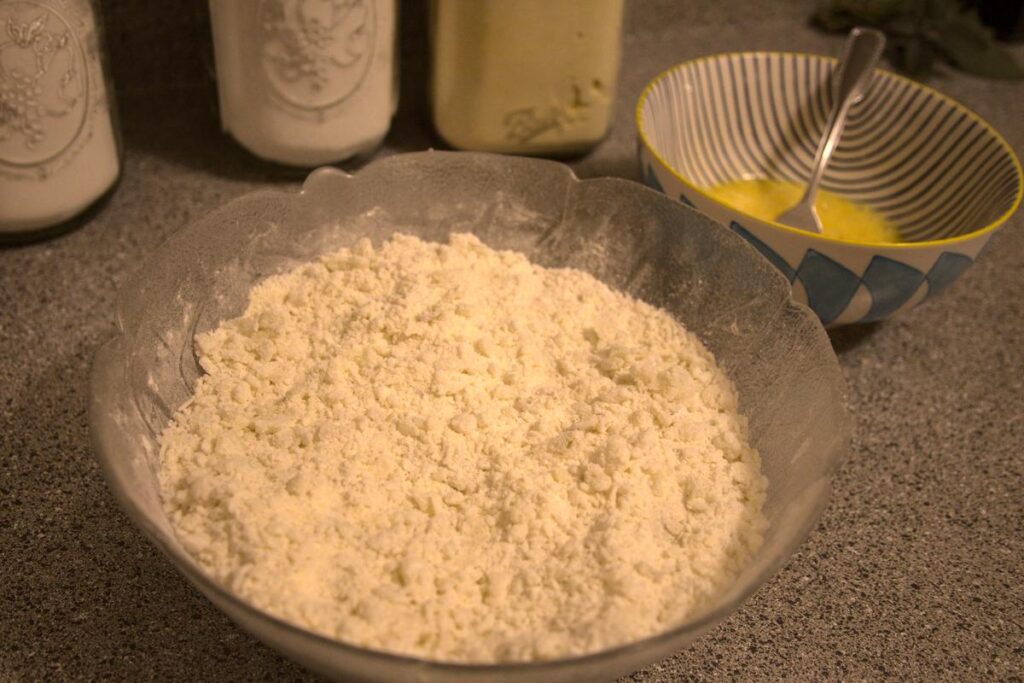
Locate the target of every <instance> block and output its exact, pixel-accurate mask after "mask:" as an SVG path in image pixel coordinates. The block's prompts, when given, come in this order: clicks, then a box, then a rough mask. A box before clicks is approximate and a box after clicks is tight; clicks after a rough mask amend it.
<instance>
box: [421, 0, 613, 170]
mask: <svg viewBox="0 0 1024 683" xmlns="http://www.w3.org/2000/svg"><path fill="white" fill-rule="evenodd" d="M622 9H623V0H500V1H497V2H492V1H483V2H482V1H481V0H432V3H431V39H432V40H431V61H432V74H431V88H430V90H431V99H432V109H433V119H434V126H435V127H436V128H437V132H438V134H439V135H440V136H441V137H442V138H444V140H445V141H446V142H447V143H448V144H450V145H451V146H453V147H457V148H460V149H469V150H478V151H485V152H502V153H509V154H531V155H548V156H566V155H572V154H578V153H582V152H585V151H587V150H588V149H590V148H591V147H593V146H594V145H596V144H597V143H598V142H600V141H601V139H602V138H603V137H604V136H605V134H606V133H607V132H608V128H609V125H610V124H611V114H612V104H613V101H614V96H615V86H616V80H617V78H618V71H619V61H620V55H621V33H622Z"/></svg>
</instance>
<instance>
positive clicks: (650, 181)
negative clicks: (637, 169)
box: [644, 164, 665, 194]
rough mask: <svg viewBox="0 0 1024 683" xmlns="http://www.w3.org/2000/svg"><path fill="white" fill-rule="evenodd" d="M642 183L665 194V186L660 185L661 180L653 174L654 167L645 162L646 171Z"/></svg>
mask: <svg viewBox="0 0 1024 683" xmlns="http://www.w3.org/2000/svg"><path fill="white" fill-rule="evenodd" d="M644 184H645V185H647V187H650V188H653V189H655V190H657V191H658V192H660V193H662V194H665V188H664V187H662V186H661V181H660V180H658V176H656V175H654V169H653V168H652V167H651V165H650V164H647V172H646V173H645V174H644Z"/></svg>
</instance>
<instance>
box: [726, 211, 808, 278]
mask: <svg viewBox="0 0 1024 683" xmlns="http://www.w3.org/2000/svg"><path fill="white" fill-rule="evenodd" d="M729 227H730V228H732V231H733V232H735V233H736V234H737V235H739V236H740V237H742V238H743V239H745V240H746V241H748V242H750V244H751V246H753V247H754V248H755V249H757V250H758V251H759V252H761V255H762V256H764V257H765V258H766V259H768V260H769V261H771V264H772V265H773V266H775V267H776V268H778V269H779V270H781V271H782V274H783V275H785V276H786V279H787V280H789V281H790V282H792V281H793V280H794V279H795V278H796V271H795V270H793V267H792V266H791V265H789V263H788V262H787V261H786V259H784V258H782V257H781V256H779V255H778V254H777V253H776V252H775V251H774V250H773V249H772V248H771V247H769V246H768V245H767V244H765V243H764V242H762V241H761V240H759V239H757V238H756V237H754V235H753V234H752V233H751V232H750V231H749V230H747V229H746V228H744V227H743V226H742V225H740V224H739V223H737V222H736V221H732V222H731V223H729Z"/></svg>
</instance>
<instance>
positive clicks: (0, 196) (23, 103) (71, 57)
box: [0, 0, 121, 234]
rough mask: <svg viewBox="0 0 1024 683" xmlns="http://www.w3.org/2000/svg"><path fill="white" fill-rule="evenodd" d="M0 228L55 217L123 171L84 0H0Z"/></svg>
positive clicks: (66, 214) (90, 198)
mask: <svg viewBox="0 0 1024 683" xmlns="http://www.w3.org/2000/svg"><path fill="white" fill-rule="evenodd" d="M0 27H3V31H4V34H3V35H4V37H3V38H0V234H2V233H21V232H27V231H32V230H38V229H41V228H46V227H49V226H52V225H56V224H58V223H62V222H64V221H66V220H68V219H70V218H72V217H74V216H76V215H78V214H80V213H81V212H83V211H85V209H87V208H88V207H89V206H90V205H91V204H92V203H93V202H95V201H96V200H97V199H99V198H100V197H101V196H103V194H104V193H106V192H107V191H108V190H109V189H110V188H111V187H112V186H113V185H114V183H115V181H116V180H117V178H118V176H119V175H120V173H121V162H120V159H119V156H118V146H117V138H116V136H115V132H114V120H113V111H112V105H113V103H112V102H111V97H110V95H109V93H108V91H107V87H106V82H105V80H104V75H103V67H102V62H101V56H100V51H101V46H100V36H99V31H98V27H97V23H96V16H95V15H94V14H93V10H92V7H91V5H90V4H89V3H85V2H81V3H67V2H55V1H53V0H47V1H44V2H40V1H39V0H33V1H32V2H29V1H28V0H9V1H6V2H0Z"/></svg>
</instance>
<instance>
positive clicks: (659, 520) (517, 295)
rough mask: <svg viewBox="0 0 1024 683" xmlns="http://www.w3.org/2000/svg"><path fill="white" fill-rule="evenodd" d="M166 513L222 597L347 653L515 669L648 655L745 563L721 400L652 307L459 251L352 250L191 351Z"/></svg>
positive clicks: (275, 290)
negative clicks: (594, 656) (196, 374)
mask: <svg viewBox="0 0 1024 683" xmlns="http://www.w3.org/2000/svg"><path fill="white" fill-rule="evenodd" d="M196 341H197V346H198V351H199V354H200V359H201V363H202V367H203V368H204V369H205V370H206V372H207V374H206V375H204V376H203V377H202V378H201V379H200V380H199V382H198V384H197V386H196V392H195V396H194V397H193V399H192V400H191V401H189V402H188V403H187V404H186V405H185V406H183V407H182V408H181V409H180V410H179V412H178V413H177V415H176V417H175V420H174V421H173V422H172V423H171V424H170V426H169V427H168V428H167V429H166V431H165V432H164V434H163V438H162V469H161V473H160V478H161V485H162V488H163V498H164V506H165V509H166V510H167V513H168V514H169V516H170V518H171V521H172V524H173V526H174V528H175V531H176V533H177V536H178V538H179V539H180V541H181V543H182V544H183V546H184V547H185V549H186V550H187V551H188V552H189V553H190V554H192V555H193V556H194V557H195V559H196V560H197V561H198V563H199V564H200V565H201V566H202V567H203V568H204V569H205V570H206V571H207V572H209V573H210V574H211V575H212V576H213V577H215V579H216V580H218V581H219V582H221V583H222V584H224V585H225V586H227V587H228V588H229V589H230V590H231V591H233V592H234V593H236V594H238V595H239V596H241V597H242V598H244V599H246V600H248V601H249V602H251V603H253V604H255V605H256V606H258V607H260V608H263V609H265V610H267V611H268V612H271V613H273V614H275V615H278V616H280V617H282V618H284V619H287V620H289V621H292V622H294V623H296V624H298V625H300V626H303V627H305V628H308V629H311V630H313V631H316V632H319V633H321V634H324V635H327V636H330V637H334V638H338V639H341V640H344V641H348V642H350V643H354V644H357V645H362V646H367V647H371V648H376V649H382V650H388V651H393V652H399V653H404V654H410V655H416V656H422V657H427V658H431V659H440V660H449V661H464V662H507V661H523V660H536V659H548V658H553V657H560V656H569V655H577V654H582V653H586V652H591V651H595V650H599V649H604V648H607V647H611V646H614V645H618V644H622V643H625V642H627V641H632V640H636V639H639V638H643V637H645V636H650V635H653V634H655V633H657V632H660V631H663V630H666V629H668V628H671V627H672V626H674V625H676V624H677V623H679V622H680V621H682V620H684V619H685V618H687V617H688V616H689V615H692V614H693V613H694V612H695V611H698V610H700V609H701V608H702V607H703V606H705V605H706V604H707V603H708V602H709V601H710V600H712V599H713V598H714V597H715V596H716V594H717V593H718V592H719V591H721V590H722V589H724V588H725V587H727V586H728V585H729V584H730V583H731V582H732V580H733V579H734V578H735V576H736V574H737V573H738V572H739V571H740V569H741V568H742V567H743V566H744V565H745V564H746V562H747V561H748V560H749V558H750V556H751V554H752V553H753V552H754V551H755V550H756V549H757V548H758V546H759V545H760V543H761V537H762V532H763V530H764V528H765V526H766V522H765V519H764V517H763V516H762V513H761V508H762V504H763V501H764V497H765V491H766V481H765V479H764V477H763V476H762V474H761V471H760V461H759V458H758V455H757V453H756V452H755V451H754V450H753V449H752V448H751V447H750V446H749V445H748V441H747V435H746V422H745V420H744V418H743V417H741V416H740V415H739V414H738V413H737V403H736V396H735V391H734V388H733V386H732V385H731V383H730V382H729V380H728V379H727V378H726V376H725V375H724V373H723V372H722V371H721V370H720V369H719V368H718V367H717V366H716V364H715V362H714V359H713V358H712V356H711V354H710V353H709V352H708V351H707V350H706V349H705V348H704V347H703V346H702V345H701V344H700V342H699V341H697V339H696V338H695V337H693V336H692V335H691V334H690V333H688V332H687V331H685V330H684V329H683V328H682V327H681V326H680V325H679V324H678V323H677V322H676V321H675V320H674V319H672V318H671V317H670V316H669V315H668V314H667V313H665V312H663V311H660V310H658V309H655V308H653V307H651V306H649V305H647V304H644V303H641V302H638V301H636V300H634V299H631V298H630V297H628V296H626V295H623V294H621V293H617V292H615V291H613V290H611V289H609V288H608V287H607V286H605V285H604V284H602V283H600V282H598V281H597V280H596V279H594V278H593V277H591V276H590V275H587V274H585V273H583V272H580V271H575V270H568V269H559V270H554V269H545V268H541V267H539V266H536V265H532V264H530V263H529V262H528V261H527V260H526V258H525V257H524V256H522V255H520V254H518V253H514V252H503V251H495V250H492V249H490V248H488V247H486V246H485V245H483V244H482V243H481V242H480V241H479V240H477V239H476V238H475V237H473V236H472V235H467V234H455V235H452V236H451V237H450V243H449V244H448V245H440V244H433V243H426V242H423V241H420V240H419V239H417V238H415V237H410V236H406V235H396V236H394V238H393V239H392V240H390V241H389V242H386V243H384V244H383V245H381V246H380V247H379V249H377V250H375V249H374V248H373V247H372V246H371V244H370V243H369V242H368V241H365V240H364V241H361V242H360V243H358V244H356V245H355V247H353V248H352V249H351V250H348V249H344V250H341V251H339V252H336V253H333V254H329V255H326V256H323V257H322V258H320V259H319V260H318V261H316V262H313V263H310V264H306V265H304V266H301V267H299V268H298V269H296V270H294V271H292V272H290V273H288V274H285V275H281V276H276V277H273V278H270V279H268V280H266V281H265V282H263V283H261V284H260V285H258V286H257V287H255V288H254V289H253V291H252V293H251V298H250V303H249V307H248V309H247V311H246V312H245V314H244V315H243V316H242V317H240V318H237V319H234V320H228V321H225V322H224V323H223V324H221V326H220V327H219V328H217V329H216V330H214V331H212V332H210V333H207V334H203V335H199V336H198V337H197V340H196Z"/></svg>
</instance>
